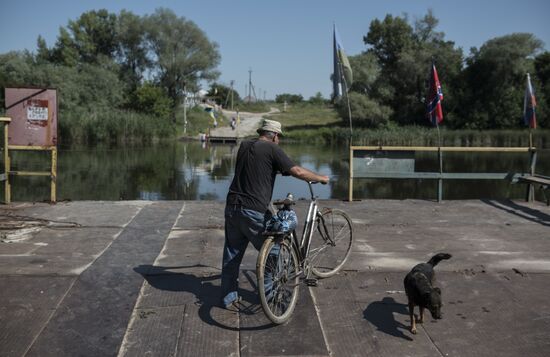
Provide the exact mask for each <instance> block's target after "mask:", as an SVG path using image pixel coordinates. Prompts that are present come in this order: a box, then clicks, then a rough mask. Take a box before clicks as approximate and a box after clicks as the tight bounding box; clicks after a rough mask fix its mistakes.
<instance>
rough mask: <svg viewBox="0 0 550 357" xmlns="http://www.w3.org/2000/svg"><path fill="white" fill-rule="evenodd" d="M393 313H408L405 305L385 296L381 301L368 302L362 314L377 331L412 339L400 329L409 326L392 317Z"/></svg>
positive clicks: (405, 328)
mask: <svg viewBox="0 0 550 357" xmlns="http://www.w3.org/2000/svg"><path fill="white" fill-rule="evenodd" d="M394 314H401V315H408V314H409V310H408V308H407V305H405V304H400V303H398V302H396V301H395V300H394V299H393V298H391V297H385V298H383V299H382V301H375V302H372V303H370V304H369V306H367V308H366V309H365V311H363V316H364V317H365V319H366V320H367V321H368V322H370V323H371V324H373V325H374V326H376V328H377V329H378V331H382V332H384V333H386V334H388V335H391V336H395V337H400V338H404V339H405V340H408V341H412V340H413V339H412V338H410V337H409V336H407V335H405V334H404V333H403V331H402V330H408V329H409V327H408V326H405V325H403V324H402V323H401V322H398V321H396V320H395V318H394V317H393V315H394Z"/></svg>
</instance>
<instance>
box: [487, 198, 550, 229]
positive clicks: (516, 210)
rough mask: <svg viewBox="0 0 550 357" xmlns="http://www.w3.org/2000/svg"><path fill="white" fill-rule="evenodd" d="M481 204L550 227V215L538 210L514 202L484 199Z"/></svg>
mask: <svg viewBox="0 0 550 357" xmlns="http://www.w3.org/2000/svg"><path fill="white" fill-rule="evenodd" d="M481 202H483V203H485V204H487V205H489V206H492V207H495V208H498V209H500V210H503V211H505V212H508V213H510V214H513V215H515V216H518V217H521V218H524V219H526V220H529V221H531V222H535V223H539V224H541V225H543V226H550V215H548V214H546V213H543V212H541V211H539V210H537V209H533V208H530V207H527V206H523V205H520V204H517V203H516V202H514V201H512V200H499V201H495V200H487V199H483V200H481Z"/></svg>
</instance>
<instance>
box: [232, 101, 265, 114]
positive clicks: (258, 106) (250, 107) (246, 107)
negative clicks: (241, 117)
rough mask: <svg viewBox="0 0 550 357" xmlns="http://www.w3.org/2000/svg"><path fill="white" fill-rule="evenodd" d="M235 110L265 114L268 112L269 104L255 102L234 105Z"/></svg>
mask: <svg viewBox="0 0 550 357" xmlns="http://www.w3.org/2000/svg"><path fill="white" fill-rule="evenodd" d="M234 109H235V110H237V109H238V110H239V111H241V112H248V113H266V112H268V111H269V109H270V106H269V103H266V102H256V103H239V104H237V105H234Z"/></svg>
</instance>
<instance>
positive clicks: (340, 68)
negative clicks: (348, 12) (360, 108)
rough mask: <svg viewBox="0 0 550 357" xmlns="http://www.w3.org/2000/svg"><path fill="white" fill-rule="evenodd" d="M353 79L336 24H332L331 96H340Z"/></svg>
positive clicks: (347, 88)
mask: <svg viewBox="0 0 550 357" xmlns="http://www.w3.org/2000/svg"><path fill="white" fill-rule="evenodd" d="M352 81H353V72H352V70H351V66H350V64H349V60H348V57H347V56H346V53H345V52H344V47H343V46H342V41H340V36H338V31H337V30H336V25H334V73H333V75H332V86H333V98H334V99H337V98H340V97H341V96H342V95H343V94H344V91H345V92H347V91H348V90H349V88H350V87H351V83H352Z"/></svg>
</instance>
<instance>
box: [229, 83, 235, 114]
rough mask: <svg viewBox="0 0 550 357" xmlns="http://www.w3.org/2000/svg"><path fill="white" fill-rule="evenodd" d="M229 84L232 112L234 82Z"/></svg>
mask: <svg viewBox="0 0 550 357" xmlns="http://www.w3.org/2000/svg"><path fill="white" fill-rule="evenodd" d="M229 83H230V84H231V110H233V84H235V81H234V80H231V81H230V82H229Z"/></svg>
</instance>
